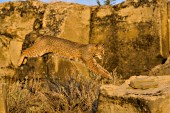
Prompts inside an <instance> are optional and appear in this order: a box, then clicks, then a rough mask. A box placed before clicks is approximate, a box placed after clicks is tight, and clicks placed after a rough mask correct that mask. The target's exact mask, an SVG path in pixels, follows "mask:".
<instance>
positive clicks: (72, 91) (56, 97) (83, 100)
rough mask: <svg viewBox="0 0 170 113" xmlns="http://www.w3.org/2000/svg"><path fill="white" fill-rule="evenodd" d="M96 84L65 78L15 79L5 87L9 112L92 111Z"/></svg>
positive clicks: (97, 87) (51, 112)
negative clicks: (55, 79) (64, 81)
mask: <svg viewBox="0 0 170 113" xmlns="http://www.w3.org/2000/svg"><path fill="white" fill-rule="evenodd" d="M98 89H99V85H98V84H97V83H95V82H89V81H81V80H75V79H71V78H70V79H69V80H68V81H67V83H66V84H65V85H61V84H60V83H58V82H55V83H54V82H50V81H49V80H44V81H41V80H33V79H32V80H28V79H26V80H25V81H24V82H16V83H13V84H12V85H10V86H9V88H8V97H7V101H8V109H9V112H10V113H45V112H46V113H66V112H67V113H93V112H95V110H96V107H97V99H98V94H99V92H98Z"/></svg>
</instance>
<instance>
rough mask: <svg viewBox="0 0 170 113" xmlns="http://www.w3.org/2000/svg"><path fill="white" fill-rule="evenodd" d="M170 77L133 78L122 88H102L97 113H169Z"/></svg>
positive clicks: (109, 86) (107, 86) (111, 86)
mask: <svg viewBox="0 0 170 113" xmlns="http://www.w3.org/2000/svg"><path fill="white" fill-rule="evenodd" d="M169 95H170V76H157V77H154V76H152V77H148V76H132V77H131V78H130V79H129V80H127V81H126V82H125V83H124V84H122V85H121V86H114V85H104V86H102V87H101V91H100V97H99V104H98V111H97V113H167V112H169V108H170V97H169Z"/></svg>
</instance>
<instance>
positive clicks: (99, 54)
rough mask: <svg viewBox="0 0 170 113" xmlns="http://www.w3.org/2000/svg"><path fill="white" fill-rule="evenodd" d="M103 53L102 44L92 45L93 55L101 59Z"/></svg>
mask: <svg viewBox="0 0 170 113" xmlns="http://www.w3.org/2000/svg"><path fill="white" fill-rule="evenodd" d="M103 55H104V47H103V44H95V45H94V47H93V57H97V58H99V59H102V56H103Z"/></svg>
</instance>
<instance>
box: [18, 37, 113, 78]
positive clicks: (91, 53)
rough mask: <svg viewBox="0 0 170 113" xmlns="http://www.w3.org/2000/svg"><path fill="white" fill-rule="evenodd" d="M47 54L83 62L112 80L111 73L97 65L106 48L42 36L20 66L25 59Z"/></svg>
mask: <svg viewBox="0 0 170 113" xmlns="http://www.w3.org/2000/svg"><path fill="white" fill-rule="evenodd" d="M46 53H54V54H56V55H57V56H59V57H62V58H66V59H69V60H73V61H81V62H83V63H84V64H85V65H86V66H87V67H88V68H89V70H91V71H93V72H95V73H96V74H100V75H102V76H103V77H105V78H108V79H112V77H111V75H110V73H109V72H108V71H107V70H105V69H104V68H103V67H102V66H100V65H99V64H97V62H96V60H95V59H94V58H95V57H98V58H99V59H100V58H101V55H103V54H104V48H103V45H101V44H80V43H76V42H72V41H69V40H66V39H61V38H57V37H52V36H40V37H39V38H38V39H37V40H36V41H35V43H34V44H33V45H32V46H31V47H30V48H27V49H26V50H24V51H23V52H22V54H21V57H20V59H19V61H18V66H20V65H21V64H22V62H23V60H24V58H25V57H39V56H42V55H44V54H46Z"/></svg>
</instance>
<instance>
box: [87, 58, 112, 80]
mask: <svg viewBox="0 0 170 113" xmlns="http://www.w3.org/2000/svg"><path fill="white" fill-rule="evenodd" d="M84 63H85V65H86V66H87V67H88V68H89V70H91V71H93V72H95V73H96V74H99V75H101V76H103V77H105V78H107V79H113V78H112V76H111V75H110V73H109V72H108V71H107V70H106V69H104V68H103V67H102V66H100V65H99V64H97V62H96V61H95V59H88V60H87V61H85V60H84Z"/></svg>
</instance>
